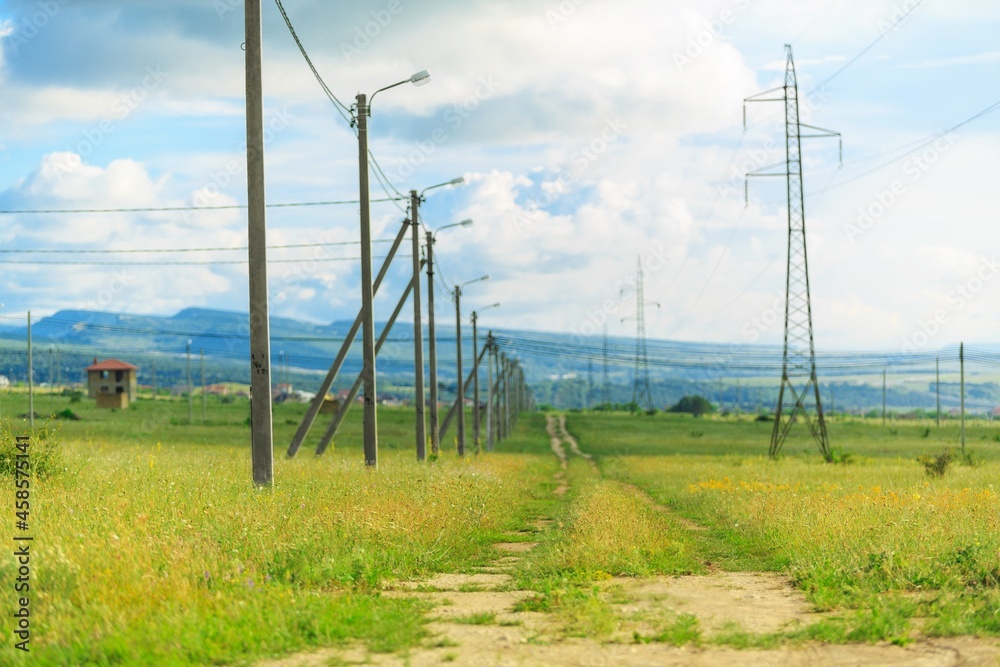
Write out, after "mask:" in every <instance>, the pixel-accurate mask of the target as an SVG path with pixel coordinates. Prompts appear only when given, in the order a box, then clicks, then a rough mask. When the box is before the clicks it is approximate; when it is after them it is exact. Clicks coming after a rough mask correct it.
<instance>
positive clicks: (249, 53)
mask: <svg viewBox="0 0 1000 667" xmlns="http://www.w3.org/2000/svg"><path fill="white" fill-rule="evenodd" d="M260 6H261V1H260V0H246V4H245V13H244V18H245V37H244V39H245V41H246V107H247V112H246V113H247V238H248V241H249V243H248V252H247V258H248V260H249V268H250V281H249V282H250V432H251V445H250V450H251V459H252V465H251V467H252V468H253V482H254V484H256V485H257V486H271V484H272V483H273V482H274V450H273V435H274V434H273V432H272V424H271V334H270V318H269V316H268V305H267V224H266V219H267V216H266V214H267V209H266V207H265V197H264V98H263V86H262V83H261V60H262V57H261V20H260ZM188 358H189V362H188V368H190V355H189V356H188ZM188 377H189V380H188V385H190V384H191V383H190V370H189V371H188ZM188 397H189V398H188V410H189V414H190V405H191V403H190V392H189V393H188Z"/></svg>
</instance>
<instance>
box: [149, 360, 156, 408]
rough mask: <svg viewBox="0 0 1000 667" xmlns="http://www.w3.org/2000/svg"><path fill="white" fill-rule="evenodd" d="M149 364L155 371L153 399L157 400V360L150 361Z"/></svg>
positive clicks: (153, 371)
mask: <svg viewBox="0 0 1000 667" xmlns="http://www.w3.org/2000/svg"><path fill="white" fill-rule="evenodd" d="M149 365H150V370H151V371H152V373H153V400H154V401H155V400H156V362H155V361H151V362H149Z"/></svg>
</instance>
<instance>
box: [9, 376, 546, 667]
mask: <svg viewBox="0 0 1000 667" xmlns="http://www.w3.org/2000/svg"><path fill="white" fill-rule="evenodd" d="M14 398H15V399H16V398H17V397H16V396H15V397H14ZM3 399H8V397H7V396H4V397H3ZM63 401H64V404H65V403H66V399H63ZM11 402H13V401H11V400H4V407H5V413H6V411H7V410H9V409H10V403H11ZM157 403H161V402H160V401H158V402H157ZM162 403H163V405H152V402H140V403H139V404H138V408H137V409H135V410H125V411H120V412H116V413H112V412H110V411H97V410H96V409H88V407H87V405H86V403H76V404H73V409H74V411H78V413H79V414H80V415H81V417H82V419H81V420H80V421H74V422H63V423H60V424H59V426H58V428H59V433H58V435H53V434H49V436H48V438H49V439H55V438H59V439H61V440H62V442H63V444H62V446H61V448H59V450H60V451H59V455H60V457H61V462H62V463H63V465H62V469H61V470H59V471H57V472H55V473H54V474H50V475H47V476H45V477H42V478H38V479H36V480H35V481H34V482H33V491H32V508H31V512H32V513H31V527H32V530H31V533H32V534H33V535H34V537H35V541H34V542H33V555H34V557H33V561H32V567H33V572H32V576H33V582H32V583H33V587H32V593H31V596H32V602H31V605H32V607H31V608H32V618H33V623H32V631H33V637H32V644H31V647H32V652H31V654H30V664H32V665H63V664H95V665H102V664H108V665H111V664H127V665H189V664H190V665H194V664H198V665H200V664H213V663H214V664H221V663H234V664H240V663H246V662H248V661H251V660H252V659H254V658H259V657H263V656H270V655H281V654H285V653H288V652H292V651H296V650H301V649H305V648H309V647H316V646H326V645H332V644H337V643H340V642H345V641H348V640H351V641H362V642H365V643H367V644H368V646H369V648H370V649H372V650H375V651H393V650H400V649H405V648H406V647H410V646H414V645H417V644H418V643H419V642H420V641H421V640H422V639H423V637H424V634H425V633H424V630H423V624H424V623H425V620H424V618H423V615H422V613H420V612H421V610H422V609H424V605H423V604H422V603H419V602H416V601H414V600H399V599H390V598H384V597H382V596H381V595H380V592H379V591H380V589H381V587H382V585H383V584H384V583H386V582H388V581H392V580H395V579H409V578H416V577H421V576H426V575H428V574H431V573H435V572H451V571H466V570H469V569H471V568H472V567H474V566H478V565H483V564H484V563H485V562H487V561H488V560H489V559H490V558H491V557H492V555H493V547H492V545H493V544H494V543H496V542H499V541H503V540H504V539H505V538H504V536H505V535H506V534H507V533H509V532H511V531H516V530H522V529H525V528H527V525H528V523H529V522H530V520H531V519H533V518H534V517H535V516H536V515H537V514H538V513H539V511H542V510H544V508H545V507H546V506H547V502H548V501H547V499H546V498H545V492H546V489H548V488H549V487H550V480H551V476H552V474H553V472H554V471H555V469H556V465H555V462H554V461H553V460H551V457H539V456H535V455H531V454H522V455H510V454H506V453H495V454H492V455H489V456H481V457H467V458H466V459H465V460H460V459H458V458H457V457H455V456H454V454H453V452H451V451H449V450H447V449H446V450H445V451H443V453H442V454H443V456H442V458H441V459H440V460H439V461H437V462H436V463H434V464H429V463H424V464H419V463H417V462H416V461H415V456H414V454H413V449H412V448H413V443H412V435H410V434H411V433H412V419H413V414H412V412H409V411H406V410H390V409H385V410H382V411H380V435H381V442H380V444H381V450H382V456H381V465H380V467H379V469H378V470H369V469H365V467H364V464H363V456H362V451H361V447H360V442H359V441H360V427H359V426H360V425H359V421H358V420H359V418H360V412H359V413H356V414H355V415H354V416H353V417H354V421H348V423H347V424H346V426H345V429H344V435H343V436H342V437H341V438H339V439H338V440H339V442H338V447H337V448H336V449H334V450H333V451H328V453H327V454H326V455H324V456H323V457H321V458H319V459H316V458H315V457H314V456H312V454H311V452H308V451H303V452H302V453H301V454H300V455H299V456H298V457H297V458H295V459H293V460H287V459H286V458H284V456H282V455H281V452H280V450H279V451H278V452H276V454H277V456H276V458H275V480H276V483H275V486H274V488H273V489H272V490H265V491H261V490H257V489H255V488H254V487H253V485H252V484H251V483H250V459H249V447H248V438H249V430H248V429H247V428H246V427H245V426H244V423H243V422H244V420H245V416H246V410H247V406H246V405H243V406H239V405H235V406H234V405H222V404H219V405H214V406H212V408H213V410H215V412H214V413H213V414H212V420H211V424H208V425H197V426H195V427H189V426H187V425H185V424H183V421H184V420H186V411H187V408H186V405H184V404H183V403H180V402H167V401H163V402H162ZM49 406H51V408H56V407H60V406H59V403H58V402H57V401H55V400H52V401H46V400H39V401H36V410H38V411H39V412H43V411H45V410H48V409H50V407H49ZM196 408H197V406H196ZM60 409H61V408H60ZM300 409H301V406H276V418H275V423H276V424H278V425H279V426H278V427H276V435H275V444H276V448H279V447H280V448H282V449H283V447H284V445H285V443H286V442H287V439H288V438H290V436H291V432H290V431H291V429H292V427H291V426H289V427H287V428H282V427H281V426H280V424H282V423H283V421H284V415H286V414H289V415H293V416H294V415H296V414H297V413H298V412H299V411H300ZM160 411H162V414H163V415H164V418H163V419H160V420H158V421H155V423H154V424H152V427H151V428H149V429H148V430H149V433H148V435H147V434H146V433H145V429H146V426H148V425H149V424H148V423H147V422H146V421H145V420H146V418H147V417H148V415H157V414H159V413H160ZM197 414H198V412H197V409H196V416H197ZM178 416H179V417H180V418H179V419H178ZM529 421H530V420H529ZM178 422H181V423H178ZM27 432H28V429H27V426H26V425H25V424H23V423H21V422H17V423H9V422H8V424H7V425H6V427H5V429H4V433H3V438H4V440H5V441H8V442H9V441H10V440H11V439H12V437H13V435H18V434H22V433H27ZM99 433H106V435H103V436H98V434H99ZM532 438H538V439H540V440H541V442H542V444H543V445H544V435H543V434H541V433H535V434H533V435H528V434H527V432H522V433H519V434H517V436H516V438H512V440H515V441H517V442H520V443H521V444H520V445H519V446H521V447H523V448H526V449H530V447H531V443H530V441H531V439H532ZM40 446H41V445H39V444H36V445H35V447H36V449H37V448H39V447H40ZM539 449H541V448H539ZM39 451H40V450H39ZM0 485H6V486H7V489H4V491H3V497H4V498H8V497H11V496H12V494H13V479H12V478H11V477H9V476H0ZM8 494H9V495H8ZM5 504H6V503H5ZM12 505H13V503H12V502H11V503H10V506H11V507H12ZM13 522H14V516H13V511H10V512H5V513H3V514H2V515H0V530H2V533H3V534H5V535H8V536H12V535H13V534H14V533H15V529H14V525H13ZM13 576H14V562H13V559H10V558H8V559H4V560H3V561H0V580H3V581H12V579H13ZM11 629H12V627H11V621H10V616H9V614H4V620H3V621H0V633H2V634H3V635H4V636H5V637H10V636H11V635H10V632H11ZM0 663H4V664H28V662H27V661H26V659H25V656H23V655H22V654H20V652H15V651H14V649H13V647H12V645H11V642H6V641H5V642H4V644H3V645H2V647H0Z"/></svg>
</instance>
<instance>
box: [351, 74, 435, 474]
mask: <svg viewBox="0 0 1000 667" xmlns="http://www.w3.org/2000/svg"><path fill="white" fill-rule="evenodd" d="M430 76H431V75H430V73H428V71H427V70H421V71H419V72H417V73H416V74H414V75H413V76H411V77H410V78H409V79H403V80H402V81H399V82H397V83H394V84H392V85H391V86H385V87H384V88H379V89H378V90H376V91H375V92H374V93H372V97H371V99H372V100H374V99H375V96H376V95H378V94H379V93H381V92H382V91H383V90H389V89H390V88H395V87H396V86H401V85H403V84H404V83H412V84H414V85H416V86H422V85H423V84H425V83H427V82H428V81H429V80H430ZM369 115H371V105H370V103H369V101H368V99H367V97H366V96H365V94H364V93H358V97H357V109H356V116H355V119H354V120H355V122H356V123H357V127H358V185H359V189H360V195H361V196H360V200H361V325H362V335H361V339H362V354H363V356H364V370H363V371H362V377H363V378H364V392H365V399H364V400H365V410H364V412H365V414H364V441H365V465H368V466H375V465H377V464H378V422H377V417H376V411H375V406H376V395H375V392H376V389H375V319H374V315H373V311H372V293H373V289H372V231H371V202H370V198H369V192H368V116H369Z"/></svg>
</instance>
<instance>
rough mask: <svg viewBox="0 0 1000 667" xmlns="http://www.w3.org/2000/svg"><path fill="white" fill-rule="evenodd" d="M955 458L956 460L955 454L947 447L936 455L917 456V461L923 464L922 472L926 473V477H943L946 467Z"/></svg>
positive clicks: (946, 470)
mask: <svg viewBox="0 0 1000 667" xmlns="http://www.w3.org/2000/svg"><path fill="white" fill-rule="evenodd" d="M956 458H958V455H957V454H956V453H955V450H954V449H952V448H950V447H949V448H947V449H942V450H941V451H940V452H938V453H937V454H924V455H923V456H918V457H917V461H919V462H920V463H921V464H923V466H924V472H925V473H927V476H928V477H944V474H945V473H946V472H948V466H950V465H951V463H952V461H954V460H955V459H956Z"/></svg>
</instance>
